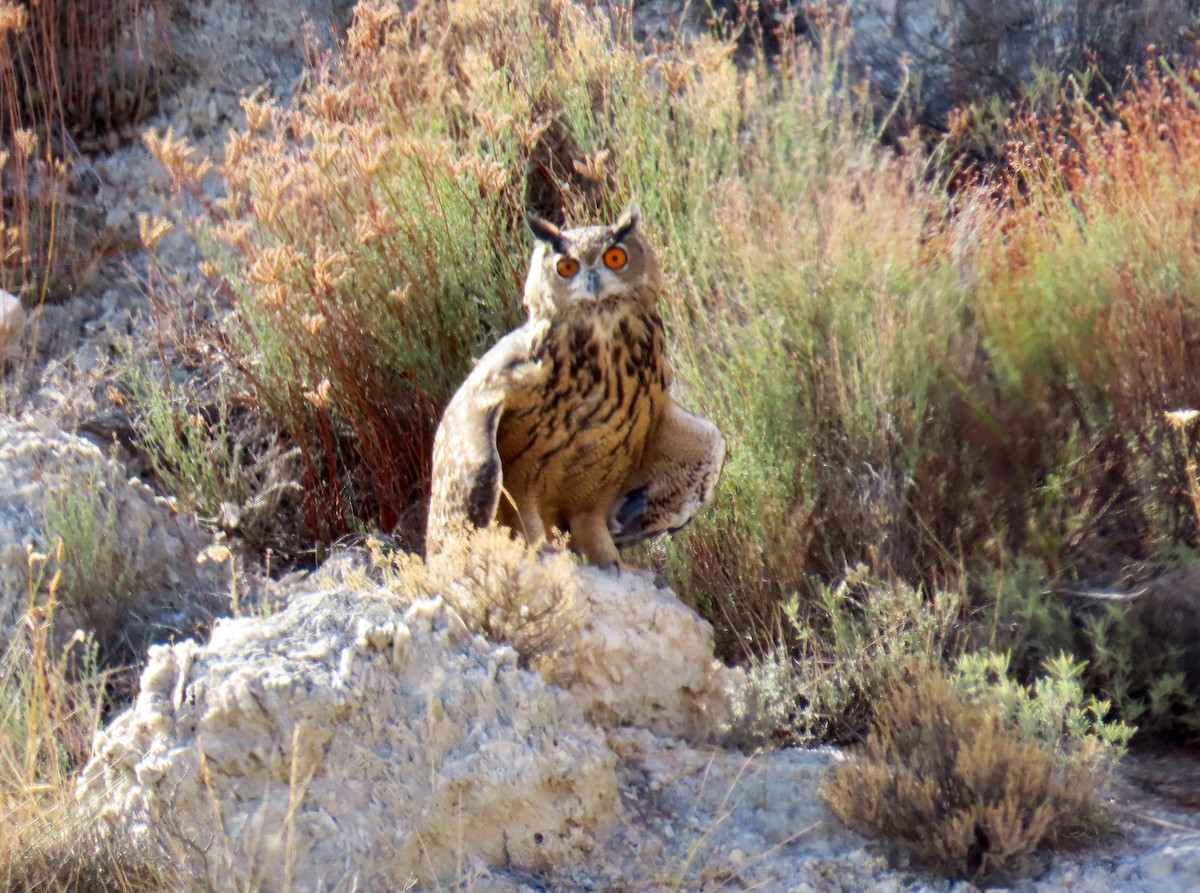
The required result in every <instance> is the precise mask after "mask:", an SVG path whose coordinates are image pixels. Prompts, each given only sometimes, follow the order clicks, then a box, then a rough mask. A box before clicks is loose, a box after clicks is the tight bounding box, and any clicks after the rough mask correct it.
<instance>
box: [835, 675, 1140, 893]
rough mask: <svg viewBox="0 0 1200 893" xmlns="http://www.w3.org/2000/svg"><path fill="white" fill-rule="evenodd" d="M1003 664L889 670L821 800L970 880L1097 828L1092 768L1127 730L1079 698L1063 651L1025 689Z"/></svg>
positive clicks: (1103, 762)
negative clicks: (858, 737)
mask: <svg viewBox="0 0 1200 893" xmlns="http://www.w3.org/2000/svg"><path fill="white" fill-rule="evenodd" d="M1007 670H1008V665H1007V659H1004V658H999V657H997V656H996V655H984V656H980V655H966V656H964V657H962V658H960V659H959V661H958V663H957V666H956V667H955V668H954V669H953V670H952V671H950V672H947V671H946V670H945V669H941V668H929V667H927V666H921V665H915V666H914V667H913V668H912V669H911V670H910V672H909V674H908V676H907V678H904V679H896V680H894V682H893V684H892V685H891V686H890V687H889V689H888V691H887V693H886V694H885V695H884V696H883V697H882V698H881V699H880V702H879V704H878V706H877V712H876V720H875V723H874V725H873V726H872V729H871V734H870V735H869V736H868V738H867V742H866V744H865V745H864V746H863V747H862V748H861V750H859V751H858V752H856V753H855V754H854V755H852V756H851V757H850V759H849V760H848V761H847V762H846V763H845V764H843V765H842V766H840V767H839V768H837V769H836V770H835V771H834V772H833V773H832V775H831V778H830V779H829V780H828V782H827V784H826V786H825V788H824V789H823V791H822V795H823V796H824V798H825V799H826V801H827V802H828V803H829V805H830V807H831V808H832V809H833V810H834V812H836V813H837V814H838V816H840V817H841V818H842V819H843V820H844V821H846V822H848V823H849V824H851V825H853V826H856V827H860V828H864V829H867V830H870V831H874V832H876V833H880V834H883V835H884V836H886V837H888V838H889V839H891V840H894V841H896V842H898V843H899V844H900V845H901V846H903V847H904V848H905V849H906V850H907V851H908V852H909V853H910V854H912V856H913V857H914V858H915V859H916V860H918V861H919V862H921V863H922V864H924V865H926V866H928V867H930V868H932V869H934V870H935V871H938V872H940V873H945V874H948V875H950V876H954V877H972V878H975V879H976V880H981V879H984V878H992V877H995V876H996V875H998V874H1001V873H1003V872H1005V871H1011V870H1012V869H1014V868H1015V867H1017V866H1018V865H1019V862H1020V860H1021V859H1022V858H1024V857H1027V856H1028V855H1029V854H1031V853H1032V852H1033V851H1034V850H1036V849H1037V848H1038V847H1040V846H1042V845H1045V844H1049V843H1053V842H1056V841H1062V840H1067V839H1070V838H1072V837H1082V836H1085V835H1095V834H1096V833H1097V832H1099V831H1100V830H1102V829H1103V827H1104V819H1103V813H1102V811H1101V810H1100V807H1099V803H1098V801H1097V798H1096V788H1097V778H1098V776H1102V775H1103V773H1104V771H1105V769H1106V766H1107V765H1108V764H1109V761H1110V760H1111V759H1113V758H1115V756H1116V755H1117V754H1119V753H1121V752H1122V751H1123V749H1124V745H1125V744H1126V743H1127V742H1128V740H1129V736H1130V735H1131V734H1132V729H1130V728H1128V727H1126V726H1123V725H1122V724H1120V723H1111V722H1108V721H1106V715H1107V712H1108V705H1107V704H1104V703H1100V702H1097V701H1095V700H1089V699H1087V698H1085V697H1084V694H1083V689H1082V686H1081V685H1080V682H1079V674H1080V671H1081V670H1082V668H1081V667H1080V666H1079V665H1077V664H1075V663H1074V662H1072V661H1071V660H1070V659H1069V658H1065V657H1064V658H1060V659H1058V660H1056V661H1055V662H1054V663H1052V664H1051V665H1050V666H1049V667H1047V675H1046V676H1044V677H1042V678H1041V679H1039V680H1037V682H1036V683H1035V684H1034V686H1033V687H1032V688H1026V687H1024V686H1021V685H1017V684H1015V683H1013V682H1012V681H1011V680H1010V679H1009V678H1008V675H1007Z"/></svg>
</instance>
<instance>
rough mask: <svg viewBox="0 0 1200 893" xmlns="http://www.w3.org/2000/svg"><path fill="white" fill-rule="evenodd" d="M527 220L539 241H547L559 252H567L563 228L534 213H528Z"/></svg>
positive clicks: (530, 229)
mask: <svg viewBox="0 0 1200 893" xmlns="http://www.w3.org/2000/svg"><path fill="white" fill-rule="evenodd" d="M525 222H526V223H527V224H529V231H530V232H531V233H533V237H534V238H535V239H537V240H538V241H539V242H545V243H546V244H548V245H550V246H551V247H552V248H554V250H555V251H557V252H558V253H559V254H566V253H567V240H566V238H565V237H564V236H563V234H562V230H561V229H559V228H558V227H557V226H555V225H554V224H553V223H551V222H550V221H549V220H543V219H542V218H541V217H537V216H535V215H533V214H526V215H525Z"/></svg>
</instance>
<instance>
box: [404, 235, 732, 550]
mask: <svg viewBox="0 0 1200 893" xmlns="http://www.w3.org/2000/svg"><path fill="white" fill-rule="evenodd" d="M638 224H639V219H638V215H637V212H636V211H631V212H629V213H628V214H626V215H625V216H624V217H622V218H621V220H620V221H618V222H617V223H616V224H615V225H614V226H611V227H586V228H580V229H570V230H565V231H562V230H558V229H556V228H555V227H553V226H551V225H550V224H548V223H545V222H544V221H540V220H531V221H530V228H531V229H532V230H533V233H534V236H535V238H536V240H537V246H536V248H535V250H534V254H533V259H532V262H531V265H530V271H529V276H528V278H527V280H526V283H525V306H526V308H527V309H528V311H529V321H528V322H527V323H526V324H525V325H523V326H522V327H521V328H519V329H517V330H516V331H514V332H511V333H510V334H509V335H507V336H506V337H504V338H503V339H501V340H500V342H499V343H498V344H496V346H495V347H493V348H492V349H491V350H490V351H488V352H487V354H486V355H485V356H484V357H483V359H481V360H480V361H479V364H478V365H477V366H476V367H475V369H474V371H473V372H472V373H471V375H470V376H469V377H468V378H467V380H466V381H465V382H464V383H463V385H462V387H460V388H459V390H458V392H457V393H456V394H455V395H454V398H453V399H452V400H451V401H450V405H449V406H448V407H447V408H446V412H445V414H444V415H443V417H442V422H441V425H440V426H439V427H438V431H437V436H436V438H435V441H434V453H433V497H432V501H431V504H430V510H429V525H428V529H427V533H426V542H427V550H428V552H429V553H430V554H434V553H436V552H437V551H438V550H439V549H440V547H441V546H442V544H443V542H444V541H445V538H446V537H447V536H450V535H452V533H453V531H454V530H455V529H458V528H460V527H461V526H462V525H464V524H470V525H473V526H476V527H484V526H487V525H488V524H490V523H492V522H493V521H495V520H498V521H499V522H500V523H502V524H504V525H506V526H508V527H510V528H511V529H513V530H515V531H519V532H521V533H522V534H524V536H525V538H526V539H527V540H528V541H529V542H531V543H537V542H540V541H542V540H544V539H545V538H546V536H547V533H548V532H549V531H550V529H552V528H557V529H559V530H562V531H565V532H568V533H570V536H571V541H572V545H573V546H574V547H575V548H576V549H578V550H579V551H581V552H583V553H584V554H585V555H586V556H587V559H588V561H589V562H591V563H592V564H598V565H611V564H614V563H617V562H618V553H617V547H618V546H622V547H623V546H627V545H632V544H634V543H636V542H640V541H641V540H644V539H647V538H649V537H652V536H655V535H657V534H660V533H666V532H671V531H674V530H677V529H679V528H680V527H682V526H684V525H685V524H687V523H688V522H689V521H690V520H691V519H692V517H694V516H695V514H696V512H698V511H699V509H700V507H701V506H702V505H703V504H704V503H705V502H707V501H708V499H709V497H710V496H711V495H712V490H713V487H714V486H715V484H716V480H717V477H718V475H719V474H720V470H721V466H722V463H723V462H724V457H725V439H724V438H723V437H722V436H721V433H720V431H718V430H717V428H716V427H715V426H713V425H712V424H710V423H708V422H706V421H704V420H702V419H700V418H698V417H696V416H693V415H691V414H690V413H688V412H686V411H684V410H683V409H681V408H680V407H679V406H678V405H677V404H676V403H675V402H674V401H673V400H672V399H671V397H670V396H669V394H668V390H669V388H670V385H671V369H670V366H669V364H668V362H667V357H666V338H665V334H664V330H663V323H662V318H661V317H660V316H659V313H658V306H657V305H658V298H659V295H660V294H661V292H662V274H661V272H660V270H659V266H658V262H657V260H656V258H655V256H654V252H653V250H652V249H651V248H650V246H649V244H648V243H647V242H646V240H645V238H644V237H643V236H642V234H641V232H640V231H639V227H638Z"/></svg>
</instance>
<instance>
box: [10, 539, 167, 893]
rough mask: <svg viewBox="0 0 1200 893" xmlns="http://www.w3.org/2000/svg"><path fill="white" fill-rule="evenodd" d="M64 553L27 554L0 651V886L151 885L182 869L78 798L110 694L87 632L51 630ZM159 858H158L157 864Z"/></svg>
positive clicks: (163, 887) (127, 892) (63, 891)
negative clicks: (13, 619)
mask: <svg viewBox="0 0 1200 893" xmlns="http://www.w3.org/2000/svg"><path fill="white" fill-rule="evenodd" d="M66 562H67V556H66V552H65V549H64V547H63V545H62V543H61V541H60V542H59V544H58V545H57V547H56V548H55V549H54V550H53V551H52V552H50V553H41V552H33V551H31V552H30V554H29V610H28V611H27V612H26V614H25V616H24V618H23V620H22V623H21V625H20V629H19V632H20V636H19V637H18V638H17V639H15V640H14V641H12V643H11V644H10V645H9V647H8V648H7V650H6V651H5V652H4V653H3V655H0V890H4V891H12V893H17V891H35V890H36V891H45V893H83V891H87V893H152V891H163V893H166V891H168V890H184V889H188V887H187V885H186V883H185V880H184V878H182V877H180V876H178V875H177V874H175V873H173V872H172V871H171V870H170V863H169V861H167V860H159V859H156V858H155V856H154V854H150V853H147V852H144V851H142V850H140V849H139V848H137V847H136V846H133V845H132V844H130V843H129V842H128V841H124V840H120V839H116V838H114V836H113V835H111V834H107V833H105V830H104V826H103V825H102V824H101V823H99V822H97V821H96V819H95V816H92V815H90V814H89V811H88V806H87V804H79V803H76V801H75V796H74V791H75V775H76V773H77V772H78V770H79V769H80V768H82V766H83V764H84V763H85V762H86V760H87V758H88V756H89V754H90V752H91V746H92V739H93V736H94V735H95V733H96V731H97V730H98V729H99V727H100V723H101V721H102V718H103V716H104V711H105V707H106V705H107V704H108V703H109V701H110V697H111V692H110V679H111V673H110V672H109V671H107V670H104V669H102V668H101V667H100V665H99V663H98V660H97V656H98V651H97V647H96V644H95V642H94V640H93V638H92V637H91V636H90V635H88V634H85V633H83V632H78V633H77V634H76V635H75V636H74V637H72V638H71V639H70V640H69V641H67V642H66V643H59V642H57V641H56V639H55V637H54V636H53V635H52V632H53V630H54V628H55V614H56V611H57V610H58V609H59V607H60V604H61V602H60V587H61V586H62V585H63V580H64V570H65V565H66ZM160 862H161V864H160Z"/></svg>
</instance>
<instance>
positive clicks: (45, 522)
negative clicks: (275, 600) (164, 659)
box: [0, 417, 228, 655]
mask: <svg viewBox="0 0 1200 893" xmlns="http://www.w3.org/2000/svg"><path fill="white" fill-rule="evenodd" d="M60 539H61V541H62V549H61V552H59V551H58V550H57V549H56V544H57V542H58V541H59V540H60ZM209 541H210V538H209V536H208V535H207V534H205V533H204V532H203V531H202V530H201V529H200V528H199V527H197V525H196V523H195V522H194V521H193V520H191V519H190V518H188V517H186V516H184V515H181V514H179V513H177V512H176V511H175V510H174V508H173V507H172V505H171V503H170V502H168V501H167V500H165V499H163V498H161V497H159V496H156V495H155V494H154V492H153V491H152V490H151V489H150V488H149V487H147V486H146V485H145V484H143V483H142V482H141V481H138V480H137V479H130V478H128V477H127V475H126V474H125V471H124V469H123V468H122V466H121V465H120V463H118V462H117V461H116V460H114V459H111V458H109V457H107V456H105V455H104V453H103V452H101V451H100V449H99V448H97V447H96V446H95V445H94V444H92V443H91V442H89V441H87V440H85V439H83V438H82V437H78V436H76V435H73V434H68V433H66V432H64V431H61V430H59V429H58V428H56V427H55V426H53V425H52V424H50V423H49V422H46V421H45V420H42V421H28V422H17V421H13V420H10V419H6V418H3V417H0V650H2V649H3V646H4V645H5V644H6V643H7V642H8V641H9V640H10V638H11V635H12V631H13V629H14V626H15V624H16V622H17V620H18V618H19V617H20V616H21V615H22V614H23V613H24V611H25V610H26V609H27V607H28V605H29V599H30V592H31V587H32V589H33V590H35V595H36V596H37V597H38V598H44V597H45V596H46V595H47V594H48V590H49V588H50V584H51V581H52V580H53V579H54V575H55V574H56V573H60V572H61V576H60V577H59V579H58V583H57V585H56V586H55V589H56V593H57V597H58V609H57V612H56V616H55V625H56V628H57V629H58V630H59V635H58V639H59V641H65V640H66V638H67V637H69V636H70V635H71V633H73V632H74V630H75V629H77V628H78V629H83V630H85V631H91V632H94V633H95V634H96V637H97V640H98V641H99V643H100V644H101V646H103V647H104V648H105V649H106V650H107V651H108V652H110V653H111V652H122V651H124V652H133V653H134V654H135V655H136V653H137V652H138V651H140V649H141V647H142V646H143V645H144V644H146V642H148V641H152V640H158V641H161V640H162V639H163V638H166V637H167V636H169V635H190V634H191V633H192V631H193V630H194V629H195V628H196V626H197V625H198V624H200V623H203V622H205V621H208V620H211V619H212V617H214V616H216V613H217V611H218V610H220V609H221V608H223V607H225V606H227V602H228V600H227V598H223V597H222V596H221V595H220V594H219V593H220V592H221V590H222V589H223V588H225V586H226V585H227V583H228V577H227V576H224V577H222V576H221V575H220V574H219V572H218V571H217V569H216V568H214V567H212V566H211V565H198V564H197V563H196V557H197V555H198V553H199V552H200V551H201V550H203V549H204V548H205V546H206V545H208V543H209ZM31 549H32V550H35V551H36V552H40V553H41V554H42V555H45V556H47V557H46V558H45V559H44V560H39V559H38V558H36V557H35V558H34V560H33V562H32V563H31V561H30V550H31Z"/></svg>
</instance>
